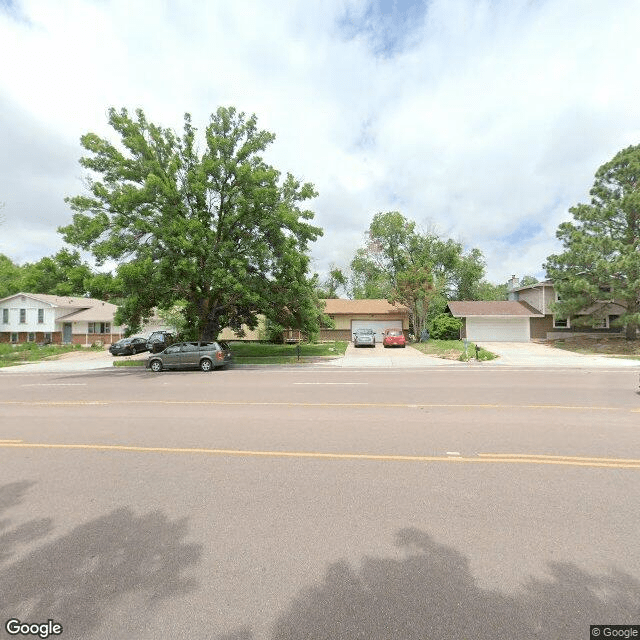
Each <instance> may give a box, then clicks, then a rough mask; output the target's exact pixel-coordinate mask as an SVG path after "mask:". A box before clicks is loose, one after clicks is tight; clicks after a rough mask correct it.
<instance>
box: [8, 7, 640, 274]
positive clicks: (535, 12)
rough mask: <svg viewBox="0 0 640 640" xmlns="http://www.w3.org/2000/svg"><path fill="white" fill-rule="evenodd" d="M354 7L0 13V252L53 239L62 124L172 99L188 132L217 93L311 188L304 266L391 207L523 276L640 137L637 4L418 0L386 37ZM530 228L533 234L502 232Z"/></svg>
mask: <svg viewBox="0 0 640 640" xmlns="http://www.w3.org/2000/svg"><path fill="white" fill-rule="evenodd" d="M366 7H367V4H366V3H364V2H357V3H356V2H349V1H347V0H344V1H342V0H332V1H327V2H322V3H320V2H302V0H298V1H296V2H291V3H287V4H286V5H281V6H280V5H274V4H273V3H268V2H262V1H258V2H256V1H252V2H249V1H248V0H242V1H237V2H233V3H226V2H224V3H223V2H221V1H214V2H200V1H196V0H192V1H191V2H181V3H171V2H151V1H150V0H149V1H148V2H136V3H131V2H128V1H125V0H95V1H90V0H62V1H60V2H56V3H50V2H47V1H45V0H25V1H24V2H22V3H21V4H20V5H18V9H19V13H20V14H21V15H22V16H23V18H24V19H21V20H17V19H16V18H15V12H14V15H13V16H12V15H9V14H8V13H7V12H4V13H3V12H2V11H1V10H0V54H1V55H2V56H3V59H4V60H8V59H12V60H18V61H19V64H14V65H5V67H4V68H3V74H2V76H1V77H0V107H1V108H2V113H3V114H4V115H5V116H10V117H3V118H2V120H1V121H0V135H1V136H2V139H3V140H11V144H10V145H9V148H8V149H5V151H6V152H7V153H6V154H5V156H6V157H5V159H4V162H3V164H4V165H6V164H12V165H14V170H13V173H12V175H13V177H14V178H16V177H19V179H11V180H10V179H9V178H8V177H7V175H3V176H2V177H0V201H4V202H6V203H7V206H6V208H5V211H4V213H5V216H6V218H7V222H6V223H5V225H3V227H2V228H1V229H0V231H1V232H2V234H4V237H2V240H0V251H2V252H4V253H7V254H8V255H9V256H11V257H12V258H14V259H16V260H25V259H32V260H33V259H37V258H39V257H41V256H42V255H45V254H50V253H53V252H54V251H55V250H57V248H58V247H59V241H58V242H56V240H55V238H56V235H55V229H56V227H57V226H59V225H61V224H66V223H68V222H69V221H70V212H69V211H68V208H67V207H66V205H65V204H64V202H63V198H64V197H65V196H67V195H70V194H73V193H75V192H80V191H81V190H82V185H81V183H80V181H79V180H78V177H79V176H80V174H81V170H80V167H79V166H78V165H77V160H78V157H79V155H80V154H81V149H80V147H79V144H78V140H79V137H80V135H81V134H83V133H85V132H87V131H96V132H98V133H100V134H103V135H105V134H109V131H108V127H107V118H106V110H107V109H108V107H110V106H116V107H120V106H125V107H127V108H130V109H134V108H136V107H142V108H143V109H144V110H145V112H146V113H147V116H148V117H149V118H150V119H152V120H153V121H155V122H158V123H160V124H163V125H164V126H171V127H174V128H176V129H179V128H180V127H181V122H182V114H183V113H184V111H190V112H191V113H192V114H193V118H194V124H196V126H198V127H200V128H204V126H206V122H207V119H208V115H209V114H210V113H211V112H213V111H215V109H216V108H217V107H218V106H220V105H230V104H232V105H235V106H237V107H238V109H240V110H244V111H246V112H248V113H254V112H255V113H256V114H257V115H258V119H259V125H260V126H261V127H263V128H266V129H268V130H270V131H273V132H275V133H276V136H277V138H276V142H275V144H274V145H273V146H272V147H271V148H270V150H269V152H268V155H267V157H268V159H269V161H271V162H273V163H274V165H275V166H276V167H278V168H279V169H281V170H282V171H291V172H292V173H294V174H295V175H296V176H298V177H300V178H301V179H303V180H305V181H311V182H313V183H314V184H315V185H316V187H317V188H318V190H319V192H320V196H319V197H318V198H317V199H316V201H315V202H314V203H313V208H314V209H315V211H316V212H317V217H316V223H317V224H319V225H320V226H322V227H324V229H325V236H324V238H323V239H322V240H321V241H319V242H318V243H316V245H315V246H314V249H313V256H314V259H315V263H314V264H315V265H316V268H317V269H319V270H321V271H323V270H325V269H326V268H327V267H328V265H329V263H331V262H334V263H337V264H340V265H342V266H346V265H347V264H348V262H349V260H350V258H351V256H352V255H353V251H354V249H355V248H356V246H358V245H359V244H360V242H361V239H362V234H363V232H364V230H365V229H366V227H367V226H368V223H369V222H370V220H371V218H372V217H373V215H374V214H375V213H377V212H378V211H385V210H391V209H399V210H401V211H402V212H403V213H404V214H405V215H406V216H407V217H410V218H413V219H416V220H418V221H419V222H420V223H422V224H426V223H427V222H429V221H431V222H433V223H435V224H437V226H438V227H439V228H440V229H442V231H443V232H445V233H447V234H450V235H451V236H452V237H455V238H462V239H464V241H465V242H466V243H467V244H468V246H470V247H471V246H478V247H479V248H481V249H482V250H483V251H484V253H485V256H486V259H487V264H488V276H489V278H490V279H492V280H494V281H496V282H498V281H504V280H505V279H506V278H507V277H509V276H510V275H511V273H520V274H521V273H539V272H541V268H542V263H543V262H544V260H545V258H546V256H547V255H548V254H549V253H550V252H552V251H557V250H558V245H557V242H556V240H555V238H554V234H555V229H556V227H557V225H558V223H559V222H560V221H561V220H563V219H566V218H567V215H568V214H567V209H568V207H569V206H572V205H573V204H575V203H576V202H578V201H585V200H586V199H587V198H588V190H589V188H590V186H591V183H592V179H593V174H594V173H595V171H596V169H597V168H598V166H599V165H600V164H602V163H603V162H605V161H607V160H608V159H610V158H611V157H612V156H613V155H614V154H615V153H616V152H617V151H618V150H619V149H621V148H623V147H625V146H628V145H630V144H636V143H638V142H639V136H640V125H639V124H638V123H639V122H640V117H639V116H640V113H639V111H640V101H639V100H638V95H639V94H640V91H639V90H640V78H639V77H638V74H637V69H638V68H639V67H640V65H639V63H640V50H639V49H638V47H637V46H636V34H637V32H638V27H640V6H639V5H637V4H636V3H629V2H625V1H624V0H614V1H613V2H609V3H601V5H596V4H594V3H584V2H582V1H581V0H555V1H553V2H550V1H548V2H538V3H530V2H525V1H524V0H522V1H519V2H512V1H507V0H504V1H503V2H489V1H488V0H487V1H478V0H433V1H432V2H430V3H429V4H428V5H427V8H426V11H422V12H414V13H412V14H411V15H412V16H413V22H412V23H411V27H412V28H411V30H410V31H408V32H406V33H405V37H404V40H401V39H399V38H400V36H399V33H400V31H401V29H398V28H395V29H394V24H396V27H397V24H399V23H393V22H390V19H389V18H384V17H383V16H381V15H380V14H379V13H374V14H367V13H366ZM398 16H399V13H398V12H396V14H394V17H393V19H394V20H396V19H399V18H398ZM345 17H346V18H347V19H350V20H351V24H350V25H347V26H345ZM365 17H366V19H367V20H368V23H367V24H366V25H365V24H364V23H363V22H362V21H363V20H364V19H365ZM347 21H348V20H347ZM403 25H404V26H403V28H405V27H406V24H404V23H403ZM385 29H386V30H388V32H386V31H384V30H385ZM389 34H391V35H392V36H393V38H391V36H390V35H389ZM391 41H393V43H395V44H394V45H393V47H391V48H390V47H386V49H385V46H386V44H388V42H391ZM9 133H12V135H11V136H9V135H8V134H9ZM18 134H19V135H18ZM13 158H16V160H17V161H16V162H15V163H13V162H12V159H13ZM16 203H21V205H20V206H21V207H22V208H20V207H18V206H17V204H16ZM25 208H26V209H25ZM43 208H44V209H46V211H47V215H46V216H44V217H43V216H42V215H41V214H39V213H38V212H41V211H42V210H43ZM531 225H538V228H539V229H540V231H539V233H538V234H537V235H534V236H533V237H526V238H523V239H521V240H518V237H517V236H518V230H519V229H524V228H532V227H531ZM36 233H38V234H44V235H40V236H39V237H38V239H37V240H36V237H35V235H34V234H36ZM507 237H510V240H509V242H507V241H506V240H505V238H507Z"/></svg>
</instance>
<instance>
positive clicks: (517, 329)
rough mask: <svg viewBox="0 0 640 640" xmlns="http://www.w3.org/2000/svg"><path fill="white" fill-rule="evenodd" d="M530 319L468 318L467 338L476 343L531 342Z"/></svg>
mask: <svg viewBox="0 0 640 640" xmlns="http://www.w3.org/2000/svg"><path fill="white" fill-rule="evenodd" d="M530 337H531V336H530V332H529V318H478V317H475V318H474V317H468V318H467V338H468V339H469V340H472V341H474V342H481V341H484V342H529V340H530Z"/></svg>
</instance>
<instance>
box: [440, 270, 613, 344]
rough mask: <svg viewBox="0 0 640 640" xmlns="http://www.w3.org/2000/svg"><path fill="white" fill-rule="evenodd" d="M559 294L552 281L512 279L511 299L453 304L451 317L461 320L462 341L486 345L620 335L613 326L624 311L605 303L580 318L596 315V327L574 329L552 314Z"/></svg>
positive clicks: (510, 285)
mask: <svg viewBox="0 0 640 640" xmlns="http://www.w3.org/2000/svg"><path fill="white" fill-rule="evenodd" d="M557 301H558V295H557V293H556V291H555V289H554V286H553V282H551V280H545V281H544V282H537V283H535V284H531V285H527V286H524V287H521V286H519V281H518V278H516V277H515V276H512V278H511V280H509V300H474V301H454V302H450V303H449V309H450V311H451V313H452V315H453V316H454V317H456V318H460V319H461V320H462V323H463V325H462V329H461V331H460V334H461V335H460V337H461V338H468V339H469V340H473V341H485V342H528V341H529V340H552V339H555V338H561V337H566V336H573V335H580V334H589V335H593V334H603V333H604V334H619V333H621V332H622V328H621V327H612V326H611V325H612V323H613V321H614V320H615V319H616V318H618V317H619V316H620V314H621V313H622V312H623V311H624V308H623V307H622V306H621V305H620V304H617V303H615V302H605V303H601V304H596V305H593V306H592V307H590V308H588V309H585V310H584V311H582V312H581V313H580V314H579V315H583V316H587V315H594V314H597V318H598V324H597V325H596V326H595V327H579V328H578V329H576V328H575V327H573V328H572V327H571V318H561V317H558V316H557V315H556V314H554V313H553V311H552V310H551V305H552V304H553V303H554V302H557Z"/></svg>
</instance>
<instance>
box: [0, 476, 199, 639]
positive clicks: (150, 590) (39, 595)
mask: <svg viewBox="0 0 640 640" xmlns="http://www.w3.org/2000/svg"><path fill="white" fill-rule="evenodd" d="M33 484H34V483H30V482H15V483H12V484H9V485H5V486H3V487H0V510H2V511H5V510H7V509H9V508H11V507H13V506H16V505H18V504H20V503H21V502H22V501H23V499H24V496H25V494H26V492H27V491H28V489H29V488H30V487H31V486H33ZM0 526H1V527H2V528H1V529H0V557H1V562H0V594H1V595H0V621H1V622H2V624H3V625H4V622H5V621H6V620H9V619H10V618H18V619H20V620H23V621H37V622H44V621H46V620H48V619H53V620H55V621H56V622H60V623H61V624H62V625H63V629H64V631H63V633H64V636H63V637H65V638H87V637H89V636H90V634H91V633H92V631H93V630H95V628H97V627H99V626H100V625H101V623H102V620H103V618H104V615H105V614H106V613H107V612H108V609H109V606H110V605H111V604H112V603H114V602H116V601H117V602H122V601H123V600H127V599H131V600H132V601H135V603H136V614H137V615H138V616H141V615H147V616H149V615H152V612H153V608H154V607H157V606H159V605H160V604H161V601H162V599H164V598H169V597H173V596H177V595H181V594H186V593H189V592H190V591H191V590H193V589H195V588H196V587H197V582H196V581H195V580H193V579H190V578H186V577H184V576H183V575H182V574H183V571H184V570H186V569H188V568H190V567H193V566H194V565H196V564H197V563H198V562H199V560H200V556H201V547H200V545H196V544H188V543H185V542H184V538H185V537H186V535H187V533H188V528H187V521H186V519H181V520H176V521H171V520H170V519H169V518H167V517H166V516H165V515H164V514H162V513H161V512H158V511H156V512H152V513H148V514H145V515H136V514H134V513H133V512H132V511H131V510H130V509H128V508H121V509H116V510H114V511H112V512H111V513H109V514H107V515H105V516H102V517H99V518H96V519H94V520H91V521H89V522H87V523H85V524H82V525H80V526H78V527H76V528H75V529H73V530H72V531H70V532H69V533H67V534H65V535H63V536H61V537H59V538H57V539H56V540H53V541H52V542H47V543H44V544H42V545H41V546H39V547H38V548H36V549H35V550H33V551H30V552H28V553H27V554H26V555H25V556H23V557H18V558H17V559H15V560H13V561H12V558H13V557H14V556H15V555H16V551H17V549H16V547H17V546H18V545H19V544H21V543H25V542H32V541H34V540H37V539H38V538H41V537H43V536H45V535H47V534H49V533H50V532H51V531H52V522H51V520H50V519H43V520H32V521H30V522H28V523H27V524H25V525H21V526H19V527H16V528H14V529H10V526H11V521H10V520H7V519H3V520H1V521H0ZM2 631H4V627H3V629H2Z"/></svg>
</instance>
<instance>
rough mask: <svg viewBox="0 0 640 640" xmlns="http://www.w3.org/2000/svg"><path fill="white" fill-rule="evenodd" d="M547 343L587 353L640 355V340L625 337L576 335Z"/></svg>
mask: <svg viewBox="0 0 640 640" xmlns="http://www.w3.org/2000/svg"><path fill="white" fill-rule="evenodd" d="M546 344H548V345H550V346H552V347H556V348H558V349H564V350H565V351H574V352H576V353H585V354H601V355H602V354H604V355H620V356H629V355H634V356H640V340H625V338H623V337H617V336H616V337H611V338H610V337H597V338H590V337H588V336H576V337H573V338H569V337H567V338H563V339H561V340H549V341H548V342H547V343H546Z"/></svg>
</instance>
